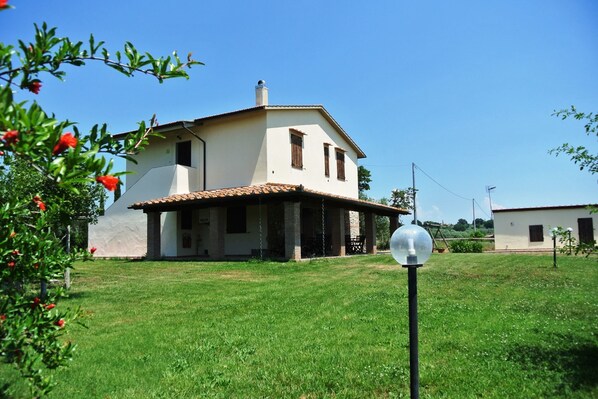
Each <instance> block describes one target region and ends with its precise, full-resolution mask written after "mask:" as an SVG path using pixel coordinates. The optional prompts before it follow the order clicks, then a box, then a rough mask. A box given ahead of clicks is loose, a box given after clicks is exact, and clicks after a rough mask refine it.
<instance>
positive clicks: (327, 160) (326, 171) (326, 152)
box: [324, 144, 330, 177]
mask: <svg viewBox="0 0 598 399" xmlns="http://www.w3.org/2000/svg"><path fill="white" fill-rule="evenodd" d="M324 176H326V177H330V144H324Z"/></svg>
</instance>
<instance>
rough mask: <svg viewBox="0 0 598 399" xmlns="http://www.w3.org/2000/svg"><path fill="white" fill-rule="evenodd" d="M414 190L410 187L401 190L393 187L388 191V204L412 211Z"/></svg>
mask: <svg viewBox="0 0 598 399" xmlns="http://www.w3.org/2000/svg"><path fill="white" fill-rule="evenodd" d="M414 198H415V191H414V190H413V188H412V187H408V188H406V189H403V190H399V189H398V188H395V189H394V190H392V191H391V193H390V205H391V206H394V207H397V208H401V209H406V210H410V211H412V210H413V209H414V205H415V204H414V202H413V200H414Z"/></svg>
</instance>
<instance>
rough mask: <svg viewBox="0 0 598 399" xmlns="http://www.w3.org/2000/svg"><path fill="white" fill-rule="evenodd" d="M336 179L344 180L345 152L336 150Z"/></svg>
mask: <svg viewBox="0 0 598 399" xmlns="http://www.w3.org/2000/svg"><path fill="white" fill-rule="evenodd" d="M336 178H337V179H339V180H345V151H343V150H341V149H340V148H337V149H336Z"/></svg>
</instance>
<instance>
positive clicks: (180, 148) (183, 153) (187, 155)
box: [176, 141, 191, 166]
mask: <svg viewBox="0 0 598 399" xmlns="http://www.w3.org/2000/svg"><path fill="white" fill-rule="evenodd" d="M176 163H177V164H178V165H183V166H191V142H190V141H182V142H180V143H176Z"/></svg>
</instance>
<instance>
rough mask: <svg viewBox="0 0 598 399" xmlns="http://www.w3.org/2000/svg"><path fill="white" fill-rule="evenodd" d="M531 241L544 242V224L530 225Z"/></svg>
mask: <svg viewBox="0 0 598 399" xmlns="http://www.w3.org/2000/svg"><path fill="white" fill-rule="evenodd" d="M529 241H530V242H543V241H544V226H543V225H541V224H536V225H531V226H529Z"/></svg>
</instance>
